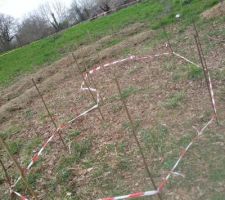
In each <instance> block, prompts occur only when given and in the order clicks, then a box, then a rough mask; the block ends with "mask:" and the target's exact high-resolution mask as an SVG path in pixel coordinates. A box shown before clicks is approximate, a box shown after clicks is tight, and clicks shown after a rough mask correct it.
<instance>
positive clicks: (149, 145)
mask: <svg viewBox="0 0 225 200" xmlns="http://www.w3.org/2000/svg"><path fill="white" fill-rule="evenodd" d="M168 134H169V130H168V129H167V127H166V126H164V125H162V124H158V125H157V126H156V127H154V128H152V129H144V130H142V131H141V136H142V140H143V143H144V145H145V148H146V149H148V150H149V151H151V150H152V149H153V150H154V152H155V153H156V154H158V153H160V154H162V153H163V152H164V151H165V148H166V147H165V142H166V138H167V136H168Z"/></svg>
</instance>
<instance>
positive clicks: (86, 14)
mask: <svg viewBox="0 0 225 200" xmlns="http://www.w3.org/2000/svg"><path fill="white" fill-rule="evenodd" d="M95 6H96V3H95V0H82V1H79V0H73V1H72V3H71V6H70V10H69V16H70V19H71V20H73V21H74V22H75V23H76V22H80V21H84V20H86V19H88V18H90V17H91V16H92V13H93V11H94V9H95V8H94V7H95Z"/></svg>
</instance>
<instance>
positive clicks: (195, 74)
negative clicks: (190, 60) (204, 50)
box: [187, 65, 203, 80]
mask: <svg viewBox="0 0 225 200" xmlns="http://www.w3.org/2000/svg"><path fill="white" fill-rule="evenodd" d="M187 76H188V79H189V80H198V79H201V78H202V77H203V70H202V68H199V67H197V66H194V65H189V66H188V70H187Z"/></svg>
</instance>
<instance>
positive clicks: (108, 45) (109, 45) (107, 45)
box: [103, 38, 121, 48]
mask: <svg viewBox="0 0 225 200" xmlns="http://www.w3.org/2000/svg"><path fill="white" fill-rule="evenodd" d="M120 41H121V40H120V39H117V38H115V39H112V40H110V41H107V42H106V43H104V44H103V48H107V47H111V46H114V45H116V44H118V43H119V42H120Z"/></svg>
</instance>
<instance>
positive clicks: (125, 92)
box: [121, 86, 140, 99]
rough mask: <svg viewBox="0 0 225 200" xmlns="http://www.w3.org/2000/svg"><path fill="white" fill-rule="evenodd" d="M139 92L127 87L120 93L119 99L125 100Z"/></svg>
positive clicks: (136, 89)
mask: <svg viewBox="0 0 225 200" xmlns="http://www.w3.org/2000/svg"><path fill="white" fill-rule="evenodd" d="M139 91H140V89H138V88H134V87H132V86H131V87H128V88H126V89H124V90H123V91H122V94H121V98H122V99H127V98H128V97H129V96H131V95H135V94H137V92H139Z"/></svg>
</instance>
